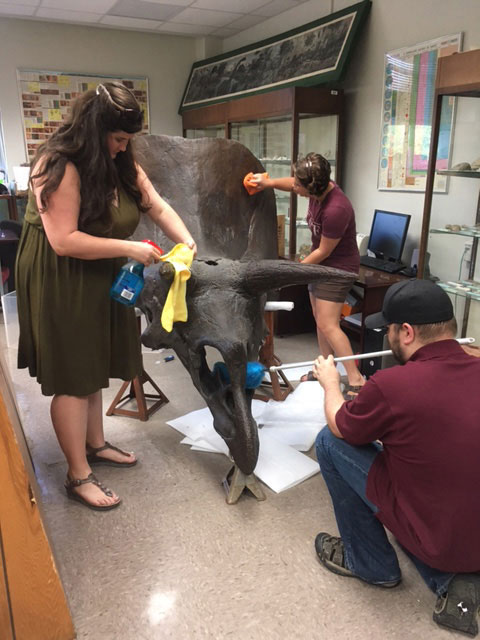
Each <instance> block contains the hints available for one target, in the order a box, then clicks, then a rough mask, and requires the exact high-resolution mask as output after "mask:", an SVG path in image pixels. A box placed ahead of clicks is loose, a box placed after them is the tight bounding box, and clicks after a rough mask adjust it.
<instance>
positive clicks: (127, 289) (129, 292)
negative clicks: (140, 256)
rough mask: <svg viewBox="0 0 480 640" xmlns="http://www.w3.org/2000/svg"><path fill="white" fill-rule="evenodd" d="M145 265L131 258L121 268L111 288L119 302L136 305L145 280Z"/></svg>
mask: <svg viewBox="0 0 480 640" xmlns="http://www.w3.org/2000/svg"><path fill="white" fill-rule="evenodd" d="M144 268H145V267H144V265H143V264H142V263H141V262H136V261H135V260H130V261H129V262H127V264H124V265H123V267H122V268H121V269H120V273H119V274H118V276H117V279H116V280H115V282H114V283H113V285H112V288H111V289H110V295H111V296H112V298H113V299H114V300H116V301H117V302H121V303H122V304H126V305H130V306H131V305H134V304H135V301H136V300H137V298H138V295H139V293H140V291H141V290H142V289H143V285H144V284H145V281H144V279H143V270H144Z"/></svg>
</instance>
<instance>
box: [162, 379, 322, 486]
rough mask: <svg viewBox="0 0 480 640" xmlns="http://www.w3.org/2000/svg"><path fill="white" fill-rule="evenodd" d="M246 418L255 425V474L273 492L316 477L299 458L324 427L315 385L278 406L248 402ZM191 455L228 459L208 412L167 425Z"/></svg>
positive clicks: (314, 467) (312, 463)
mask: <svg viewBox="0 0 480 640" xmlns="http://www.w3.org/2000/svg"><path fill="white" fill-rule="evenodd" d="M252 414H253V417H254V418H255V420H256V421H257V424H258V426H259V430H258V433H259V442H260V451H259V456H258V462H257V466H256V467H255V471H254V473H255V475H256V476H257V477H258V478H259V479H260V480H261V481H262V482H264V483H265V484H266V485H268V486H269V487H270V488H271V489H272V490H273V491H275V492H276V493H279V492H281V491H285V490H286V489H290V488H291V487H294V486H295V485H297V484H299V483H300V482H303V481H304V480H306V479H307V478H310V477H311V476H313V475H315V474H316V473H318V472H319V466H318V463H317V461H316V460H313V459H312V458H310V457H309V456H306V455H304V454H303V453H300V452H301V451H308V450H310V449H311V447H312V445H313V443H314V441H315V438H316V436H317V433H318V432H319V431H320V429H322V427H323V426H324V424H325V414H324V411H323V390H322V388H321V386H320V385H319V384H318V382H314V383H313V382H306V383H304V384H300V385H299V386H298V387H297V389H296V390H295V391H294V392H293V393H291V394H290V395H289V396H287V398H286V399H285V400H284V401H283V402H277V401H275V400H270V401H269V402H268V403H265V402H261V401H260V400H253V401H252ZM167 424H169V425H170V426H171V427H173V428H174V429H176V430H177V431H180V433H182V434H183V435H184V436H185V438H184V439H183V440H182V441H181V442H182V444H187V445H189V446H190V447H191V449H192V450H194V451H208V452H214V453H223V454H224V455H226V456H229V450H228V447H227V445H226V444H225V442H224V440H223V439H222V438H221V436H219V434H218V433H217V432H216V431H215V429H214V428H213V416H212V414H211V412H210V410H209V409H208V408H204V409H199V410H198V411H192V412H190V413H188V414H186V415H184V416H181V417H179V418H176V419H175V420H171V421H169V422H168V423H167Z"/></svg>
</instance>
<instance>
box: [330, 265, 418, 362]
mask: <svg viewBox="0 0 480 640" xmlns="http://www.w3.org/2000/svg"><path fill="white" fill-rule="evenodd" d="M405 279H406V276H402V275H399V274H398V273H385V272H384V271H378V269H371V268H370V267H364V266H362V265H361V266H360V273H359V274H358V278H357V280H356V281H355V286H356V287H359V288H360V289H363V304H362V312H361V313H362V323H361V325H360V326H359V327H358V326H356V325H354V324H352V323H351V322H346V321H345V320H342V322H341V326H342V329H345V330H346V331H347V332H351V333H353V334H355V336H356V337H357V339H358V340H359V342H360V353H363V352H364V339H365V325H364V320H365V318H366V317H367V316H368V315H370V314H371V313H376V312H377V311H381V309H382V304H383V299H384V297H385V294H386V292H387V289H388V287H390V286H391V285H392V284H395V282H399V281H400V280H405Z"/></svg>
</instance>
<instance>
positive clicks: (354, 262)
mask: <svg viewBox="0 0 480 640" xmlns="http://www.w3.org/2000/svg"><path fill="white" fill-rule="evenodd" d="M252 182H256V184H257V188H258V190H259V191H262V190H263V189H265V188H267V187H271V188H273V189H280V190H281V191H293V192H294V193H296V194H297V195H299V196H303V197H305V198H309V204H308V214H307V223H308V226H309V228H310V231H311V233H312V248H311V251H310V253H309V255H308V256H306V257H305V258H304V259H303V260H302V263H304V264H322V265H324V266H326V267H334V268H336V269H342V270H344V271H349V272H351V273H352V274H353V275H352V278H351V280H350V281H349V282H346V283H345V281H344V280H343V279H342V280H340V279H336V278H331V279H329V280H328V281H326V282H325V281H320V282H317V283H313V284H310V285H309V286H308V290H309V293H310V302H311V305H312V311H313V315H314V317H315V322H316V325H317V337H318V346H319V349H320V353H321V355H322V356H324V357H325V358H326V357H327V356H328V355H330V354H332V353H333V354H334V355H335V356H337V357H340V356H350V355H353V354H352V347H351V345H350V341H349V340H348V338H347V336H346V335H345V333H344V332H343V331H342V329H341V327H340V315H341V311H342V306H343V304H344V302H345V297H346V295H347V293H348V291H349V289H350V288H351V286H352V285H353V283H354V282H355V279H356V274H358V271H359V267H360V256H359V253H358V247H357V233H356V229H355V213H354V211H353V207H352V205H351V203H350V201H349V199H348V198H347V196H346V195H345V194H344V193H343V191H342V190H341V189H340V187H339V186H338V185H337V184H335V182H333V181H332V180H330V163H329V162H328V160H326V158H324V157H323V156H321V155H320V154H318V153H308V154H307V155H306V157H305V158H302V159H300V160H298V161H297V163H296V164H295V166H294V175H293V177H285V178H267V177H265V175H264V174H261V173H256V174H255V175H254V176H253V179H252ZM344 366H345V369H346V371H347V376H348V387H347V393H348V395H350V396H353V395H354V394H355V393H356V392H357V391H358V389H359V387H361V386H362V385H363V384H364V383H365V380H364V378H363V377H362V374H361V373H360V371H359V370H358V368H357V366H356V364H355V362H354V361H353V360H350V361H345V362H344ZM303 380H314V377H313V374H312V372H310V373H309V374H308V376H304V377H302V381H303Z"/></svg>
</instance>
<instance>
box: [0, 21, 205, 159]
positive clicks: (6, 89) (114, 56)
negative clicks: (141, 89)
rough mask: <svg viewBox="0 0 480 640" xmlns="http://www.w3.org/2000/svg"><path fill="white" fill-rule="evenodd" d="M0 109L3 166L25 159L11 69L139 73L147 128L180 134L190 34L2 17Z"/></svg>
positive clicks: (191, 41) (192, 43)
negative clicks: (146, 98)
mask: <svg viewBox="0 0 480 640" xmlns="http://www.w3.org/2000/svg"><path fill="white" fill-rule="evenodd" d="M0 42H1V51H2V60H1V64H0V110H1V112H2V119H3V128H4V134H5V146H6V152H7V160H8V166H9V169H10V170H11V168H12V166H13V165H19V164H21V163H22V162H25V161H26V154H25V142H24V137H23V128H22V120H21V109H20V100H19V94H18V88H17V78H16V69H17V68H30V69H42V70H51V71H72V72H84V73H91V74H97V73H98V74H106V75H117V74H120V75H121V74H125V75H144V76H147V77H148V82H149V93H150V131H151V133H155V134H168V135H182V122H181V117H180V116H179V115H178V113H177V111H178V107H179V104H180V101H181V99H182V95H183V91H184V89H185V84H186V82H187V78H188V74H189V72H190V68H191V65H192V63H193V61H194V60H195V57H196V43H195V40H194V39H193V38H183V37H176V36H167V35H160V34H159V35H156V34H150V33H140V32H135V31H126V30H116V29H101V28H95V27H83V26H74V25H66V24H58V23H47V22H38V21H32V20H17V19H8V18H2V19H1V21H0Z"/></svg>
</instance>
